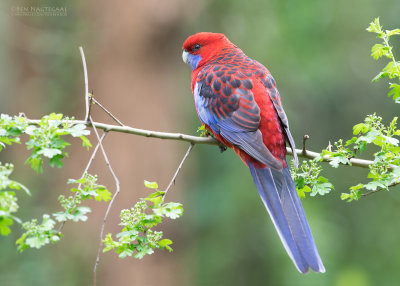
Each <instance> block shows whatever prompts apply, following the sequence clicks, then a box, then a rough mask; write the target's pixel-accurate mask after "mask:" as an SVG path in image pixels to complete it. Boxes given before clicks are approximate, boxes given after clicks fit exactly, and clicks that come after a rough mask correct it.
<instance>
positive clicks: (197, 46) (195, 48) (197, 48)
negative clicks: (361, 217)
mask: <svg viewBox="0 0 400 286" xmlns="http://www.w3.org/2000/svg"><path fill="white" fill-rule="evenodd" d="M200 48H201V46H200V45H199V44H195V45H194V46H193V48H192V51H193V52H195V51H198V50H200Z"/></svg>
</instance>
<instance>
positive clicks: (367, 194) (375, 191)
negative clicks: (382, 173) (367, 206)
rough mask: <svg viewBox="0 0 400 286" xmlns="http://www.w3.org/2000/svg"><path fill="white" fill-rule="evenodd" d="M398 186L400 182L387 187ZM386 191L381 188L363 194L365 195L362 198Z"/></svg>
mask: <svg viewBox="0 0 400 286" xmlns="http://www.w3.org/2000/svg"><path fill="white" fill-rule="evenodd" d="M398 184H400V182H394V183H391V184H390V185H388V186H387V187H388V188H391V187H394V186H396V185H398ZM386 190H387V189H384V188H380V189H376V190H373V191H369V192H366V193H363V194H361V196H362V197H366V196H369V195H371V194H374V193H377V192H380V191H386Z"/></svg>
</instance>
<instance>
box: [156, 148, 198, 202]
mask: <svg viewBox="0 0 400 286" xmlns="http://www.w3.org/2000/svg"><path fill="white" fill-rule="evenodd" d="M193 147H194V144H193V143H191V144H190V146H189V148H188V150H187V151H186V154H185V156H183V159H182V161H181V163H180V164H179V166H178V169H176V172H175V174H174V176H173V177H172V179H171V182H169V185H168V187H167V188H166V189H165V193H164V196H163V198H162V202H163V201H164V199H165V197H166V196H167V193H168V191H169V189H170V188H171V186H172V184H174V183H175V180H176V177H177V176H178V174H179V171H180V170H181V168H182V166H183V163H184V162H185V160H186V158H187V157H188V156H189V154H190V151H192V149H193Z"/></svg>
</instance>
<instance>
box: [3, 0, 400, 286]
mask: <svg viewBox="0 0 400 286" xmlns="http://www.w3.org/2000/svg"><path fill="white" fill-rule="evenodd" d="M31 6H32V7H46V6H47V7H62V8H65V10H66V12H67V15H66V16H53V17H51V16H43V15H42V16H40V15H37V16H18V15H16V9H18V7H31ZM399 8H400V4H399V2H398V0H382V1H372V0H346V1H344V0H335V1H334V0H325V1H318V0H307V1H294V0H283V1H282V0H254V1H239V0H231V1H228V0H219V1H216V0H215V1H212V0H169V1H166V0H164V1H156V0H147V1H138V0H134V1H129V2H128V1H121V0H116V1H94V0H90V1H77V0H71V1H65V0H64V1H58V0H51V1H50V0H40V1H39V0H37V1H34V0H30V1H24V0H3V1H1V2H0V112H1V113H8V114H18V112H24V113H25V114H26V115H27V116H28V117H29V118H39V117H41V116H43V115H45V114H49V113H51V112H60V113H63V114H66V115H68V116H75V117H76V118H82V117H83V115H84V104H83V95H84V84H83V72H82V63H81V59H80V55H79V50H78V47H79V46H83V47H84V50H85V53H86V58H87V65H88V72H89V84H90V89H91V90H93V92H94V94H95V97H96V98H97V99H98V100H99V101H100V102H102V103H103V104H104V105H105V106H106V107H107V108H108V109H110V110H111V111H112V112H113V113H114V114H116V115H117V116H118V118H119V119H120V120H121V121H122V122H123V123H125V124H127V125H130V126H134V127H138V128H144V129H151V130H159V131H169V132H184V133H188V134H195V132H196V129H197V127H198V126H199V121H198V119H197V116H196V111H195V108H194V104H193V99H192V95H191V91H190V68H189V67H188V66H186V65H184V64H183V63H182V60H181V45H182V43H183V41H184V40H185V39H186V37H187V36H189V35H191V34H193V33H196V32H200V31H212V32H222V33H225V34H226V35H227V36H228V37H229V39H230V40H231V41H232V42H234V43H235V44H237V45H238V46H239V47H241V48H242V49H243V50H244V52H245V53H247V54H248V55H249V56H251V57H252V58H254V59H256V60H258V61H260V62H261V63H263V64H265V65H266V66H267V67H268V68H269V69H270V71H271V72H272V74H273V76H274V77H275V79H276V81H277V84H278V88H279V90H280V93H281V96H282V100H283V104H284V107H285V110H286V113H287V115H288V117H289V121H290V123H291V130H292V134H293V136H294V138H295V141H296V143H297V145H298V146H300V145H301V139H302V136H303V135H304V134H309V135H310V137H311V139H310V140H309V141H308V143H307V147H308V148H309V149H312V150H315V151H318V150H321V149H322V148H325V147H326V146H327V145H328V142H329V141H331V142H334V141H335V140H337V139H339V138H346V139H347V138H350V137H351V135H352V126H353V125H355V124H356V123H359V122H361V121H362V120H363V119H364V118H365V116H366V115H367V114H371V113H373V112H377V113H378V114H379V115H382V116H383V117H384V120H385V122H386V123H387V122H388V121H390V120H391V119H392V118H393V117H394V116H397V115H399V109H398V106H395V105H394V104H393V102H392V100H390V99H388V98H387V97H386V93H387V83H386V82H385V81H382V82H380V83H371V79H372V78H373V77H374V76H375V75H376V74H377V73H378V72H379V71H380V69H381V68H382V67H383V65H384V62H383V61H380V62H374V61H373V60H372V58H370V48H371V46H372V45H373V44H374V43H375V42H376V39H375V36H374V35H373V34H370V33H367V32H366V31H365V28H366V27H367V26H368V24H369V22H371V21H372V20H373V19H374V18H375V17H377V16H380V17H381V22H382V23H383V24H384V27H385V28H388V29H389V28H398V27H400V20H399V12H400V10H399ZM393 43H394V44H395V45H397V48H396V49H395V50H394V52H395V53H397V56H398V57H400V49H399V47H400V41H399V39H397V40H395V39H394V42H393ZM93 116H94V119H95V120H97V121H103V122H111V121H110V119H109V118H107V116H106V115H104V114H103V113H102V112H101V111H98V109H94V110H93ZM91 138H92V142H94V138H93V137H91ZM72 143H76V144H75V145H73V146H71V147H69V149H68V152H69V154H70V158H68V159H66V160H65V166H64V168H63V169H57V170H54V169H51V168H49V167H45V170H44V174H42V175H37V174H35V173H34V172H33V171H32V170H31V169H30V168H29V167H28V166H26V165H24V164H23V162H24V160H25V159H26V158H27V156H28V152H27V151H26V150H25V148H24V146H23V144H21V146H13V147H12V148H9V149H7V150H5V151H3V152H2V153H1V154H0V156H1V157H0V159H1V161H2V162H13V163H14V165H15V172H14V174H13V175H12V178H13V179H14V180H17V181H19V182H21V183H23V184H25V185H27V186H28V187H29V188H30V190H31V191H32V193H33V196H32V197H27V196H26V195H24V194H23V193H22V192H21V193H20V194H19V203H20V211H19V213H18V216H19V217H20V218H21V219H23V220H28V219H31V218H40V217H41V216H42V214H43V213H50V212H53V211H57V210H58V209H59V207H58V205H57V197H58V195H59V194H68V190H69V186H67V185H66V181H67V179H68V178H79V177H80V175H81V173H82V171H83V169H84V167H85V165H86V163H87V160H88V159H89V156H90V152H87V151H85V150H84V149H83V148H81V147H80V143H79V142H78V141H74V140H72ZM105 147H106V150H107V152H108V156H109V158H110V161H111V164H112V165H113V167H114V169H115V171H116V173H117V175H118V177H119V179H120V180H121V193H120V195H119V197H118V198H117V200H116V202H115V204H114V206H113V209H112V211H111V213H110V217H109V220H108V222H107V225H106V232H114V233H116V232H118V230H119V226H118V225H117V224H118V222H119V212H120V210H121V209H123V208H129V207H131V206H132V205H133V204H134V203H135V202H136V201H137V199H138V198H140V197H143V196H145V195H146V192H147V190H146V189H145V188H144V187H143V180H145V179H146V180H150V181H157V182H158V183H159V184H160V186H162V187H165V186H166V185H167V184H168V182H169V180H170V178H171V177H172V175H173V173H174V172H175V169H176V167H177V165H178V164H179V162H180V160H181V158H182V156H183V155H184V153H185V151H186V149H187V147H188V145H187V143H183V142H172V141H162V140H158V139H148V138H144V137H138V136H132V135H126V134H110V135H109V136H108V137H107V139H106V141H105ZM325 167H326V168H325V170H324V173H323V175H324V176H325V177H328V178H329V179H330V180H331V182H332V183H334V185H335V187H336V189H335V191H333V192H332V193H330V194H329V195H327V196H324V197H314V198H307V199H305V200H303V205H304V208H305V210H306V213H307V216H308V219H309V223H310V225H311V228H312V230H313V233H314V237H315V240H316V242H317V245H318V248H319V251H320V254H321V257H322V258H323V261H324V263H325V266H326V269H327V272H326V273H325V274H315V273H309V274H307V275H301V274H299V273H298V272H297V270H296V269H295V267H294V266H293V264H292V262H291V261H290V259H289V258H288V256H287V255H286V253H285V251H284V249H283V247H282V245H281V243H280V241H279V238H278V236H277V234H276V232H275V230H274V227H273V225H272V223H271V222H270V219H269V217H268V215H267V212H266V211H265V209H264V207H263V205H262V203H261V201H260V199H259V198H258V194H257V191H256V189H255V186H254V185H253V182H252V179H251V176H250V173H249V172H248V170H247V169H246V167H245V166H244V165H243V164H242V163H241V161H240V160H239V159H238V158H236V157H235V155H234V154H233V152H230V151H228V152H225V153H223V154H220V152H219V150H218V148H216V147H215V146H196V147H195V148H194V150H193V152H192V154H191V155H190V157H189V159H188V160H187V162H186V163H185V166H184V168H183V170H182V172H181V173H180V175H179V177H178V179H177V181H176V184H175V186H174V187H173V189H172V190H171V192H170V193H169V195H168V196H169V197H168V200H173V201H180V202H182V203H183V204H184V208H185V213H184V216H183V218H181V219H179V220H177V221H172V222H168V223H166V225H165V226H164V227H163V230H164V232H165V236H166V237H169V238H171V239H172V240H173V241H174V245H173V246H174V252H173V253H164V252H161V251H159V252H156V253H155V254H153V255H151V256H149V257H145V258H144V259H143V260H140V261H139V260H134V259H130V258H126V259H123V260H120V259H118V258H117V257H116V255H115V254H113V253H112V252H108V253H106V254H103V255H102V256H101V262H100V266H99V269H98V285H118V286H119V285H149V286H152V285H199V286H200V285H201V286H203V285H207V286H208V285H221V286H224V285H333V286H345V285H352V286H369V285H396V284H397V283H398V281H399V279H400V273H399V271H398V269H399V268H400V247H399V245H400V231H399V229H400V211H399V205H400V194H399V188H398V187H397V188H394V189H392V191H391V192H389V193H386V192H382V193H379V194H376V195H373V196H370V197H367V198H365V199H362V200H360V201H359V202H355V203H350V204H349V203H345V202H343V201H341V200H340V193H341V192H345V191H347V188H348V187H349V186H351V185H354V184H356V183H358V182H361V181H362V180H365V179H363V176H365V174H366V173H367V171H366V170H361V169H357V168H350V167H343V168H340V169H338V170H336V169H332V168H330V167H329V166H328V165H325ZM91 173H97V174H98V175H99V177H100V183H103V184H105V185H107V186H108V187H109V188H110V190H112V191H114V189H115V188H114V184H113V180H112V178H111V176H110V174H109V173H108V170H107V168H106V167H105V164H104V160H103V159H102V158H101V157H100V156H99V157H98V158H97V159H96V160H95V164H94V165H93V168H92V170H91ZM89 206H90V207H92V210H93V211H92V213H91V214H90V216H89V221H88V222H86V223H68V224H67V225H66V226H65V227H64V234H65V237H64V238H63V239H62V241H61V242H59V243H58V244H56V245H50V246H46V247H44V248H43V249H41V250H39V251H38V250H26V251H25V252H24V253H22V254H20V253H18V252H17V250H16V247H15V240H16V239H17V238H18V237H19V235H20V233H21V230H20V227H19V226H18V225H14V227H13V231H12V234H10V235H9V236H8V237H1V238H0V253H1V255H0V285H12V286H19V285H59V286H64V285H65V286H67V285H90V284H91V283H92V275H93V274H92V273H93V266H94V261H95V257H96V253H97V247H98V243H99V232H100V226H101V222H102V219H103V216H104V212H105V209H106V204H105V203H89Z"/></svg>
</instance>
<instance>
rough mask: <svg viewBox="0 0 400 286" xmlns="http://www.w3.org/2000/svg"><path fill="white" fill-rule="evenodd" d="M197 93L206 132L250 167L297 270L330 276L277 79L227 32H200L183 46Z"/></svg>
mask: <svg viewBox="0 0 400 286" xmlns="http://www.w3.org/2000/svg"><path fill="white" fill-rule="evenodd" d="M182 58H183V61H184V62H185V63H188V64H190V66H191V67H192V69H193V71H192V92H193V95H194V101H195V105H196V110H197V114H198V116H199V118H200V120H201V122H202V123H203V124H204V125H205V126H206V129H207V130H209V131H210V132H212V134H214V136H215V137H216V138H217V140H218V141H220V142H221V143H222V144H224V145H225V146H227V147H229V148H233V150H234V151H235V152H236V153H237V154H238V155H239V156H240V158H241V159H242V161H243V162H244V163H245V164H246V165H247V166H248V167H249V169H250V172H251V175H252V176H253V179H254V182H255V184H256V187H257V189H258V192H259V194H260V196H261V199H262V201H263V203H264V205H265V207H266V209H267V211H268V213H269V214H270V216H271V219H272V221H273V223H274V225H275V228H276V230H277V232H278V234H279V237H280V239H281V241H282V243H283V245H284V247H285V249H286V251H287V253H288V254H289V256H290V258H291V259H292V260H293V262H294V264H295V265H296V267H297V269H298V270H299V271H300V272H302V273H307V272H308V271H309V268H312V269H313V270H314V271H315V272H325V268H324V265H323V264H322V261H321V258H320V256H319V254H318V250H317V248H316V246H315V243H314V239H313V237H312V234H311V230H310V227H309V225H308V222H307V219H306V216H305V213H304V210H303V207H302V205H301V202H300V199H299V196H298V194H297V191H296V187H295V185H294V182H293V179H292V177H291V175H290V171H289V168H288V165H287V162H286V159H285V156H286V146H285V142H288V144H289V146H290V147H291V148H292V150H293V154H294V162H295V165H296V166H297V155H296V152H295V145H294V141H293V138H292V135H291V134H290V131H289V124H288V120H287V117H286V114H285V112H284V110H283V108H282V104H281V99H280V95H279V92H278V90H277V88H276V84H275V80H274V79H273V77H272V76H271V74H270V72H269V71H268V70H267V69H266V68H265V67H264V66H263V65H262V64H260V63H258V62H257V61H255V60H252V59H250V58H249V57H247V56H246V55H245V54H244V53H243V52H242V50H240V49H239V48H238V47H236V46H235V45H234V44H232V43H231V42H230V41H229V40H228V38H227V37H226V36H225V35H223V34H218V33H204V32H203V33H197V34H195V35H192V36H190V37H189V38H187V39H186V41H185V42H184V44H183V54H182Z"/></svg>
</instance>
